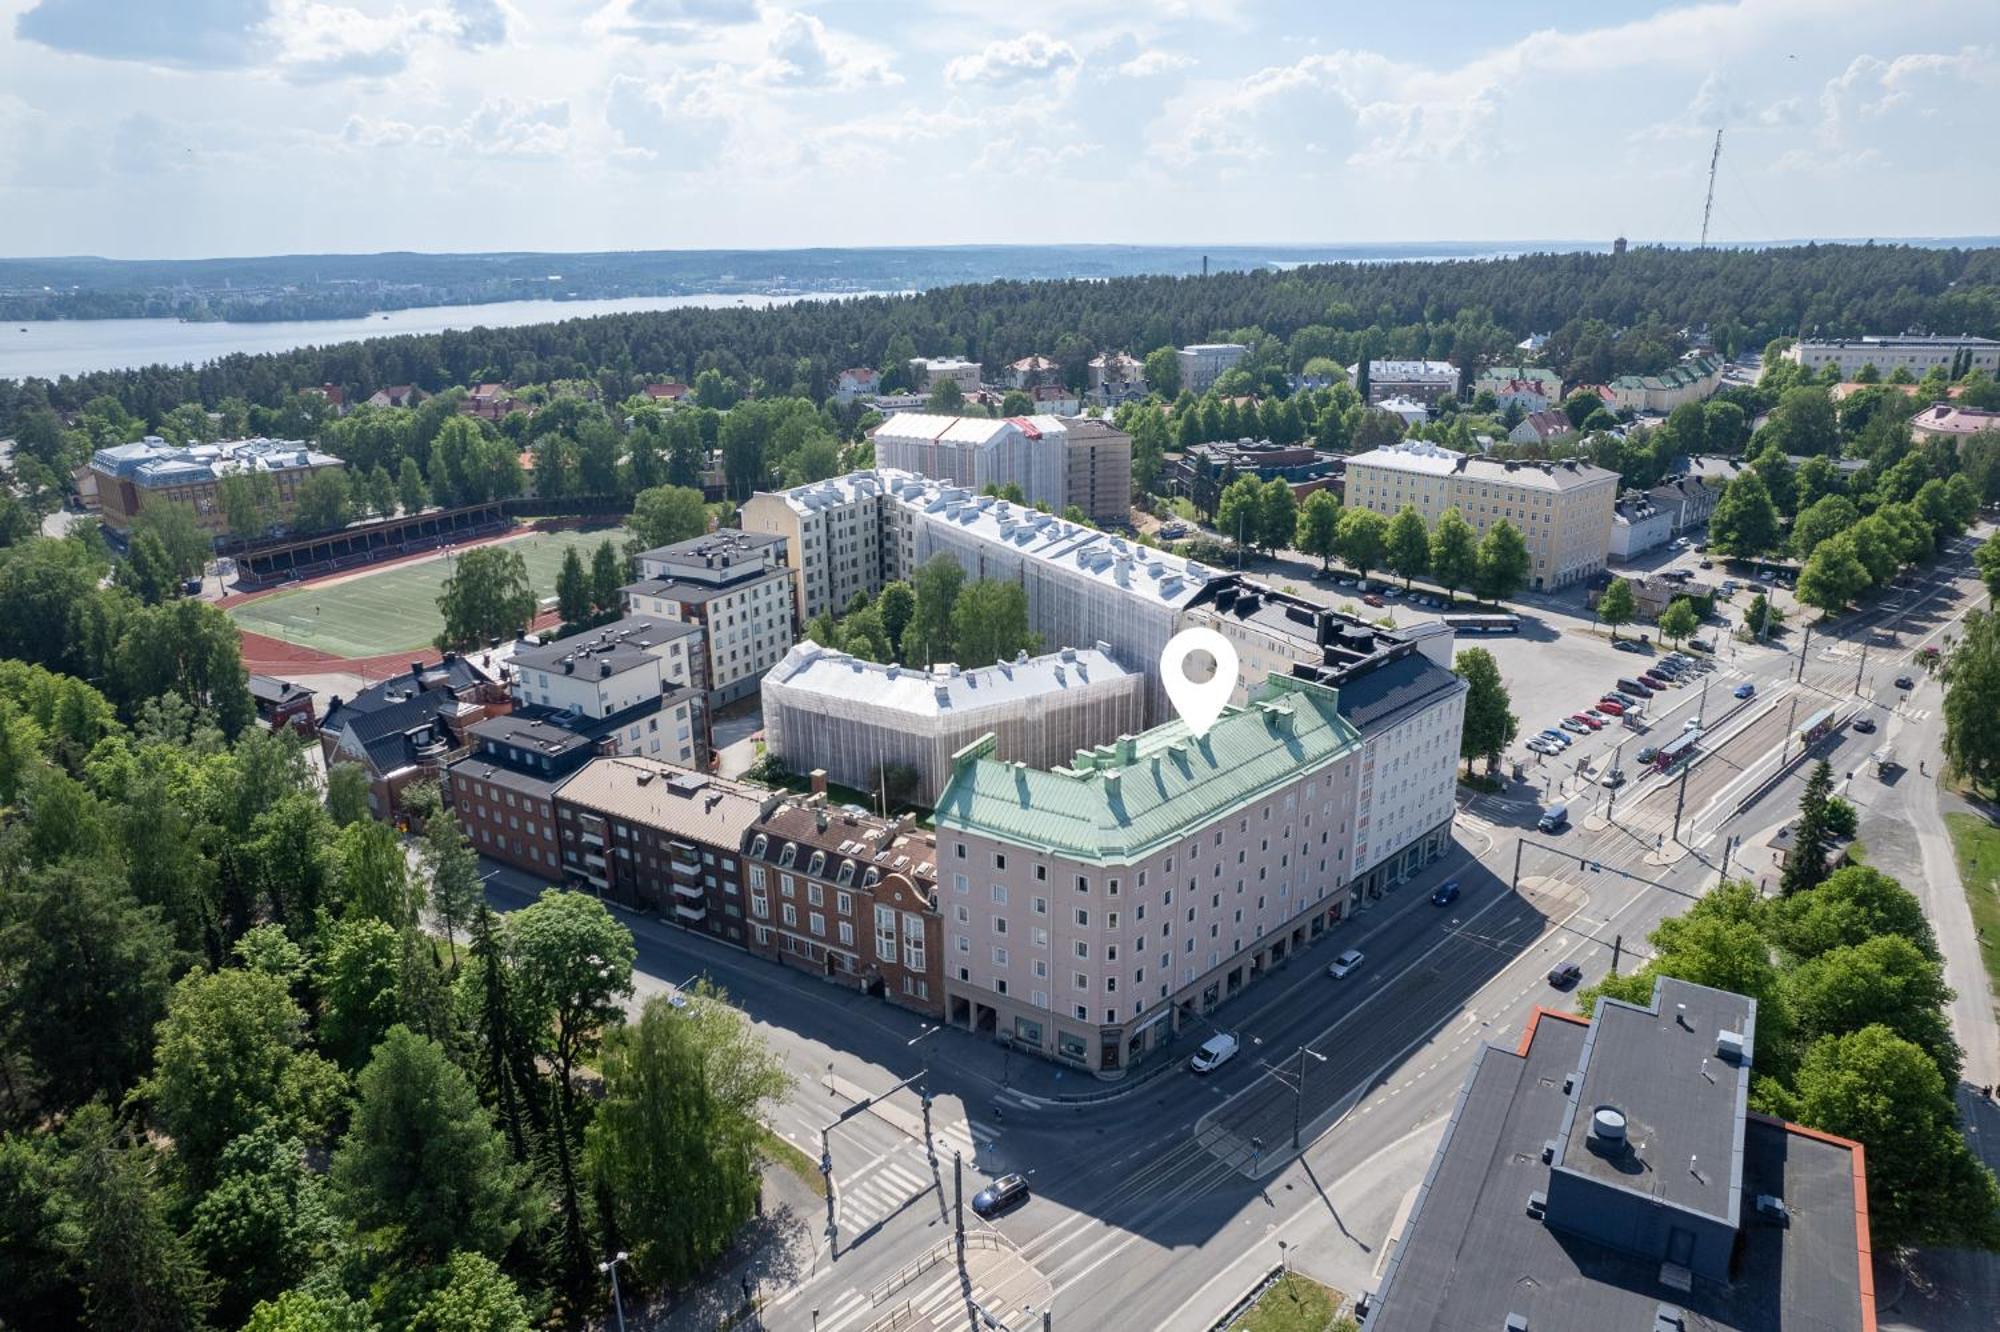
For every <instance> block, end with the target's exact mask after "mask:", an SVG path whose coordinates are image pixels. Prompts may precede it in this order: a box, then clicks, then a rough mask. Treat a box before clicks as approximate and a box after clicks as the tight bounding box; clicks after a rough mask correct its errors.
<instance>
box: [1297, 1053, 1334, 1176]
mask: <svg viewBox="0 0 2000 1332" xmlns="http://www.w3.org/2000/svg"><path fill="white" fill-rule="evenodd" d="M1307 1055H1311V1056H1312V1057H1313V1058H1314V1059H1317V1060H1319V1062H1320V1063H1322V1064H1324V1063H1325V1062H1326V1056H1325V1055H1323V1054H1321V1053H1320V1052H1319V1051H1317V1050H1310V1049H1307V1048H1306V1047H1305V1046H1303V1045H1301V1046H1300V1047H1299V1073H1298V1078H1299V1080H1298V1084H1297V1085H1296V1086H1294V1087H1293V1088H1292V1150H1293V1151H1297V1150H1298V1149H1299V1117H1300V1115H1301V1113H1302V1112H1303V1111H1304V1109H1305V1101H1306V1056H1307Z"/></svg>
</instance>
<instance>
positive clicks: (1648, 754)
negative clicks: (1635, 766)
mask: <svg viewBox="0 0 2000 1332" xmlns="http://www.w3.org/2000/svg"><path fill="white" fill-rule="evenodd" d="M1659 753H1660V751H1659V750H1658V749H1657V748H1656V747H1654V746H1652V745H1641V746H1639V752H1638V753H1637V754H1634V755H1633V756H1632V757H1634V758H1636V759H1637V760H1638V761H1639V762H1641V763H1651V762H1652V761H1653V760H1654V759H1655V758H1657V757H1658V756H1659Z"/></svg>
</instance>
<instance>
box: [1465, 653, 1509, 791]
mask: <svg viewBox="0 0 2000 1332" xmlns="http://www.w3.org/2000/svg"><path fill="white" fill-rule="evenodd" d="M1452 670H1453V671H1454V672H1455V673H1456V674H1457V675H1459V676H1460V677H1461V678H1463V679H1464V680H1465V682H1466V684H1467V686H1468V689H1467V692H1466V695H1465V724H1464V728H1463V729H1462V730H1461V731H1460V732H1459V737H1458V756H1459V757H1460V758H1462V759H1464V760H1465V770H1466V771H1467V772H1468V773H1469V772H1471V771H1472V760H1474V759H1476V758H1480V757H1484V758H1485V760H1486V770H1487V771H1488V772H1491V771H1492V770H1493V766H1494V764H1496V763H1497V762H1498V761H1499V755H1500V751H1501V750H1503V749H1505V748H1506V747H1507V746H1508V745H1509V744H1511V743H1513V740H1514V734H1515V732H1516V730H1517V729H1518V728H1519V725H1520V719H1519V718H1518V717H1516V716H1515V715H1514V712H1513V709H1512V702H1513V700H1511V699H1510V698H1509V697H1508V696H1507V686H1506V684H1505V683H1504V682H1503V681H1502V680H1501V678H1500V664H1499V663H1498V662H1496V661H1495V660H1493V654H1492V653H1491V652H1488V651H1487V650H1486V649H1485V648H1467V649H1465V650H1464V651H1463V652H1461V653H1459V654H1458V656H1457V658H1456V659H1455V660H1454V662H1453V664H1452Z"/></svg>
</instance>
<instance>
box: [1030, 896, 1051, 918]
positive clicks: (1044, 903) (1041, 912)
mask: <svg viewBox="0 0 2000 1332" xmlns="http://www.w3.org/2000/svg"><path fill="white" fill-rule="evenodd" d="M1031 909H1032V910H1033V911H1034V913H1035V914H1036V915H1038V916H1046V915H1048V914H1049V899H1048V898H1046V897H1038V898H1036V899H1035V900H1034V902H1033V903H1032V905H1031Z"/></svg>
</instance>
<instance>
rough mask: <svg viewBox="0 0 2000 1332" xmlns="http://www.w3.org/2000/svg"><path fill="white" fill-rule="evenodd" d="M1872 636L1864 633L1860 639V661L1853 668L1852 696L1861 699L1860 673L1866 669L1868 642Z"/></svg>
mask: <svg viewBox="0 0 2000 1332" xmlns="http://www.w3.org/2000/svg"><path fill="white" fill-rule="evenodd" d="M1873 636H1874V635H1872V634H1868V633H1866V632H1864V633H1863V634H1862V638H1861V660H1860V661H1859V662H1857V663H1856V664H1855V667H1854V696H1855V697H1856V698H1859V697H1861V672H1863V671H1865V670H1867V669H1868V640H1869V639H1870V638H1872V637H1873Z"/></svg>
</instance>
